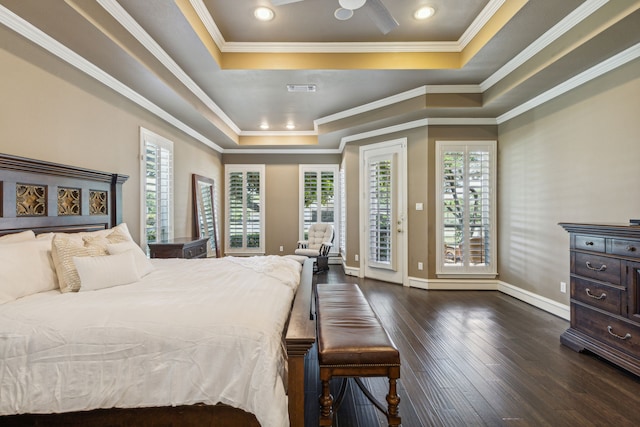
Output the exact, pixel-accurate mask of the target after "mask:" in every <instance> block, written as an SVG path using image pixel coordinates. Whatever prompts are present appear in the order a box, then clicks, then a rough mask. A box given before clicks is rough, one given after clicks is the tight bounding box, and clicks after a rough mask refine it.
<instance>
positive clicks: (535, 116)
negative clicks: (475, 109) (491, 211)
mask: <svg viewBox="0 0 640 427" xmlns="http://www.w3.org/2000/svg"><path fill="white" fill-rule="evenodd" d="M499 138H500V142H499V144H498V150H499V155H498V157H499V161H498V165H499V171H498V179H499V182H498V215H499V216H498V218H499V230H498V232H499V246H498V251H499V256H498V261H499V265H498V269H499V271H500V279H501V280H503V281H504V282H507V283H510V284H512V285H515V286H518V287H520V288H523V289H526V290H528V291H531V292H533V293H536V294H539V295H542V296H545V297H547V298H551V299H553V300H555V301H559V302H561V303H565V304H568V303H569V296H568V293H565V294H563V293H560V281H564V282H566V283H567V284H568V283H569V252H568V247H569V236H568V234H567V233H566V232H565V231H564V230H563V229H562V228H561V227H560V226H558V223H559V222H572V221H575V222H615V223H628V221H629V219H630V218H638V217H640V194H639V193H638V182H640V181H639V180H640V177H639V172H640V169H639V166H640V61H638V60H636V61H635V62H634V63H631V64H627V65H625V66H623V67H621V68H620V69H617V70H615V71H613V72H610V73H608V74H607V75H605V76H603V77H600V78H598V79H596V80H593V81H592V82H590V83H588V84H586V85H584V86H582V87H579V88H576V89H574V90H573V91H571V92H568V93H567V94H565V95H562V96H560V97H558V98H556V99H554V100H552V101H551V102H548V103H546V104H544V105H543V106H541V107H538V108H536V109H534V110H532V111H530V112H528V113H526V114H523V115H522V116H519V117H516V118H514V119H512V120H510V121H508V122H506V123H504V124H502V125H501V126H500V127H499Z"/></svg>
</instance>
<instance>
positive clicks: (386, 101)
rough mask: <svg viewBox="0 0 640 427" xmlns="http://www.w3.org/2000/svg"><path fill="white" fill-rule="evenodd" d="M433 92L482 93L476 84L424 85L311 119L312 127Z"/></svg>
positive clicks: (315, 127)
mask: <svg viewBox="0 0 640 427" xmlns="http://www.w3.org/2000/svg"><path fill="white" fill-rule="evenodd" d="M435 93H439V94H442V93H482V91H481V90H480V86H478V85H426V86H420V87H418V88H415V89H411V90H408V91H405V92H401V93H399V94H396V95H392V96H388V97H386V98H382V99H379V100H377V101H373V102H369V103H367V104H363V105H359V106H357V107H354V108H350V109H348V110H344V111H340V112H338V113H335V114H331V115H329V116H325V117H321V118H319V119H316V120H314V121H313V126H314V129H315V130H316V131H317V130H318V127H319V126H321V125H323V124H326V123H330V122H334V121H337V120H341V119H346V118H348V117H353V116H356V115H359V114H365V113H368V112H370V111H373V110H377V109H379V108H384V107H388V106H390V105H393V104H397V103H400V102H403V101H407V100H409V99H412V98H416V97H418V96H424V95H428V94H435Z"/></svg>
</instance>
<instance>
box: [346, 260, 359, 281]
mask: <svg viewBox="0 0 640 427" xmlns="http://www.w3.org/2000/svg"><path fill="white" fill-rule="evenodd" d="M342 268H343V269H344V274H346V275H347V276H355V277H358V276H359V275H360V269H359V268H358V267H349V266H348V265H347V264H345V263H344V260H343V262H342Z"/></svg>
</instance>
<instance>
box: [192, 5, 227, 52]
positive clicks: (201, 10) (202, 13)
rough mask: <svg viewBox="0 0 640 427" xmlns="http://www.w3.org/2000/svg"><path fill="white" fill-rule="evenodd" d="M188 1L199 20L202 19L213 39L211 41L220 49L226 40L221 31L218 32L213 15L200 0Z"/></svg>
mask: <svg viewBox="0 0 640 427" xmlns="http://www.w3.org/2000/svg"><path fill="white" fill-rule="evenodd" d="M189 3H190V4H191V7H193V10H195V11H196V14H197V15H198V17H199V18H200V21H202V24H203V25H204V27H205V28H206V29H207V32H208V33H209V35H210V36H211V38H212V39H213V42H214V43H215V44H216V45H217V46H218V49H220V50H221V51H222V49H221V46H224V45H225V44H226V43H227V42H226V41H225V39H224V37H223V36H222V33H221V32H220V29H219V28H218V26H217V25H216V23H215V21H214V20H213V17H212V16H211V14H210V13H209V9H207V6H206V5H205V4H204V2H203V1H202V0H189Z"/></svg>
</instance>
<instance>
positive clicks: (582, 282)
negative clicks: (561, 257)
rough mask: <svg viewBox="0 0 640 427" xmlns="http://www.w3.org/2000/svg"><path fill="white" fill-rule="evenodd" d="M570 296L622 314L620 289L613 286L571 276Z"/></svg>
mask: <svg viewBox="0 0 640 427" xmlns="http://www.w3.org/2000/svg"><path fill="white" fill-rule="evenodd" d="M571 298H573V299H575V300H578V301H581V302H583V303H585V304H589V305H591V306H593V307H598V308H599V309H601V310H605V311H608V312H610V313H613V314H622V291H621V290H620V289H618V288H615V287H613V286H607V285H605V284H602V283H596V282H592V281H590V280H587V279H582V278H580V277H572V278H571Z"/></svg>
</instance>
